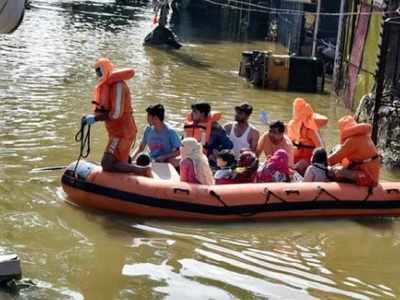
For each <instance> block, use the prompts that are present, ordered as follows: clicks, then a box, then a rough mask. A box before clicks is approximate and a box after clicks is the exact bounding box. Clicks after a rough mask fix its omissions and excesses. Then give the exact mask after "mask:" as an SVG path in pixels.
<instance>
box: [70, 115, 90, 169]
mask: <svg viewBox="0 0 400 300" xmlns="http://www.w3.org/2000/svg"><path fill="white" fill-rule="evenodd" d="M90 130H91V125H89V124H87V123H86V121H85V117H82V119H81V128H80V129H79V130H78V132H77V133H76V134H75V141H76V142H78V143H80V147H79V156H78V159H77V161H76V164H75V168H74V171H73V174H76V173H75V172H76V169H77V168H78V164H79V161H80V160H81V159H82V158H87V157H88V156H89V154H90Z"/></svg>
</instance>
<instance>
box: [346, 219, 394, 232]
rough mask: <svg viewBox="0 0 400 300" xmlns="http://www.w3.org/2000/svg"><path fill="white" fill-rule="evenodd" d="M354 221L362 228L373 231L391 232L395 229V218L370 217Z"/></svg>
mask: <svg viewBox="0 0 400 300" xmlns="http://www.w3.org/2000/svg"><path fill="white" fill-rule="evenodd" d="M354 221H355V222H356V223H357V224H359V225H361V226H364V227H367V228H369V229H373V230H375V231H379V232H382V231H388V230H390V231H392V230H394V229H395V225H396V218H392V217H371V218H365V217H364V218H356V219H354Z"/></svg>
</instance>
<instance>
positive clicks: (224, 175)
mask: <svg viewBox="0 0 400 300" xmlns="http://www.w3.org/2000/svg"><path fill="white" fill-rule="evenodd" d="M217 166H218V170H217V172H215V175H214V178H215V183H216V184H230V183H235V180H234V169H235V167H236V159H235V153H234V152H233V151H232V150H222V151H220V152H219V153H218V154H217Z"/></svg>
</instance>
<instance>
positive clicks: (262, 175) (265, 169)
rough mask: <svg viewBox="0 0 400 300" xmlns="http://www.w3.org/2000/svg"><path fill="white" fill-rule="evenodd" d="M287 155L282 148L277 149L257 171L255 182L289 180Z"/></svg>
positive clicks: (289, 171) (290, 172) (289, 172)
mask: <svg viewBox="0 0 400 300" xmlns="http://www.w3.org/2000/svg"><path fill="white" fill-rule="evenodd" d="M291 174H292V171H291V170H290V169H289V156H288V154H287V152H286V151H285V150H283V149H280V150H277V151H276V152H275V153H274V154H273V155H272V156H271V158H270V159H269V160H268V161H266V162H265V163H264V165H263V166H262V167H261V168H260V169H259V170H258V171H257V177H256V180H257V182H289V181H290V175H291Z"/></svg>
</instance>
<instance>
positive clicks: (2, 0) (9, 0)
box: [0, 0, 25, 33]
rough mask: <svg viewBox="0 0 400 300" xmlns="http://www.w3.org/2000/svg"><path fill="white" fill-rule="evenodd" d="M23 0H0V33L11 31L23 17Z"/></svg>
mask: <svg viewBox="0 0 400 300" xmlns="http://www.w3.org/2000/svg"><path fill="white" fill-rule="evenodd" d="M24 10H25V0H0V33H11V32H13V31H14V30H16V29H17V28H18V26H19V25H20V24H21V23H22V19H23V18H24Z"/></svg>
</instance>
